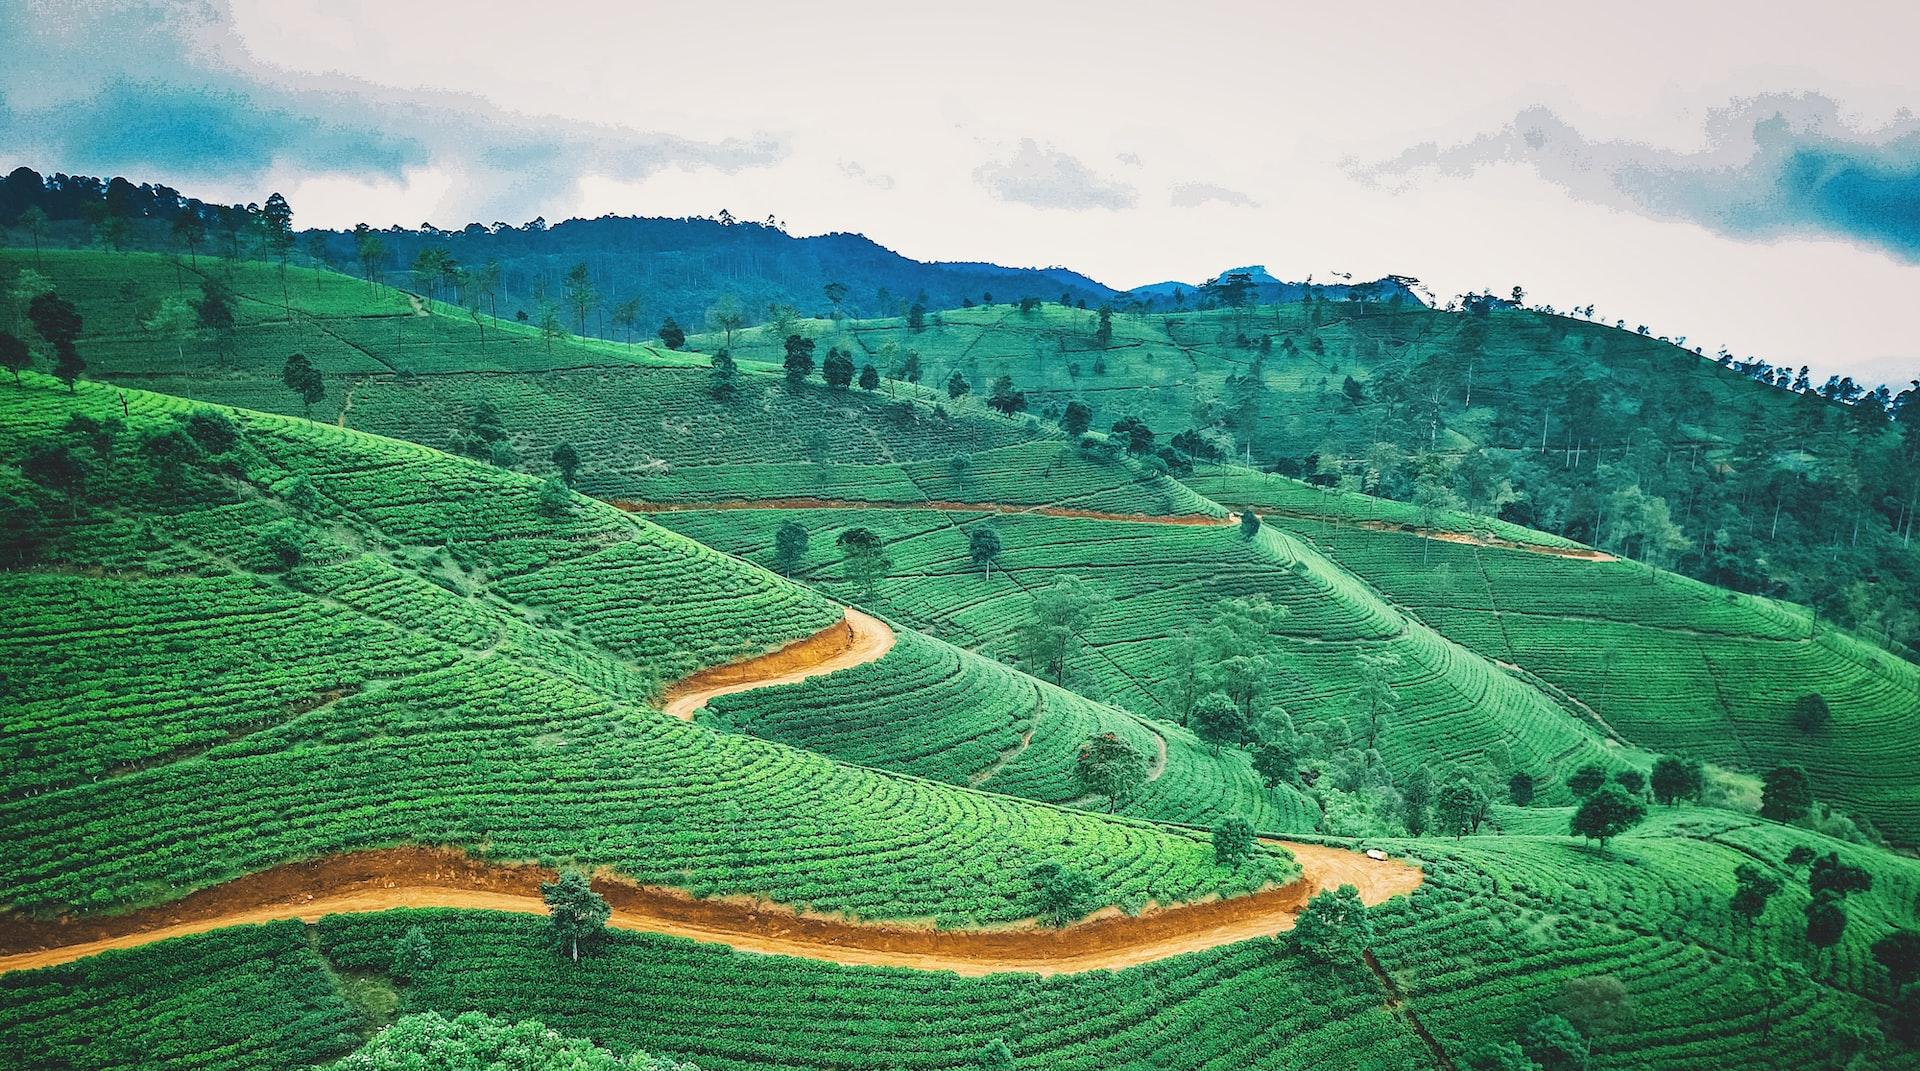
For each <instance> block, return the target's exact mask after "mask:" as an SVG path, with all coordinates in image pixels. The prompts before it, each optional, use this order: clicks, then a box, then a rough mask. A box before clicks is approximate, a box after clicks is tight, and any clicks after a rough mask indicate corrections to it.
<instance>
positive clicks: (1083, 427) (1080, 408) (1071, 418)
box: [1060, 401, 1093, 437]
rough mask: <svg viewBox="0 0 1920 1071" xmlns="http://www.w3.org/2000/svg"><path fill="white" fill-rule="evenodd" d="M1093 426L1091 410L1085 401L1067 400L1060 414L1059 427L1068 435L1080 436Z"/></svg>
mask: <svg viewBox="0 0 1920 1071" xmlns="http://www.w3.org/2000/svg"><path fill="white" fill-rule="evenodd" d="M1092 426H1093V410H1092V409H1089V408H1088V407H1087V403H1085V402H1077V401H1076V402H1068V403H1067V408H1066V410H1065V411H1064V412H1062V413H1061V414H1060V427H1061V428H1063V429H1064V430H1065V431H1066V433H1067V434H1068V435H1072V436H1076V437H1077V436H1081V435H1085V434H1086V433H1087V429H1088V428H1090V427H1092Z"/></svg>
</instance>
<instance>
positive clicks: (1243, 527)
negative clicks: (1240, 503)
mask: <svg viewBox="0 0 1920 1071" xmlns="http://www.w3.org/2000/svg"><path fill="white" fill-rule="evenodd" d="M1259 533H1260V515H1259V514H1258V513H1255V512H1254V511H1253V507H1251V506H1248V507H1247V508H1246V509H1243V510H1241V511H1240V538H1242V539H1252V538H1253V537H1254V536H1256V535H1258V534H1259Z"/></svg>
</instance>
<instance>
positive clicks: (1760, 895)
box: [1727, 863, 1780, 926]
mask: <svg viewBox="0 0 1920 1071" xmlns="http://www.w3.org/2000/svg"><path fill="white" fill-rule="evenodd" d="M1779 891H1780V879H1779V878H1776V877H1774V876H1773V875H1771V874H1768V873H1767V872H1766V871H1764V870H1761V869H1760V868H1759V867H1756V866H1754V865H1753V864H1751V863H1741V864H1740V865H1739V866H1737V867H1734V868H1733V896H1732V898H1731V899H1729V900H1728V901H1727V908H1728V909H1729V910H1730V911H1732V912H1733V913H1734V915H1735V916H1737V917H1738V918H1740V919H1741V920H1742V921H1744V922H1745V923H1747V925H1749V926H1751V925H1753V924H1754V923H1755V922H1757V921H1759V919H1760V916H1761V915H1764V914H1766V911H1767V901H1769V900H1771V899H1773V894H1774V893H1777V892H1779Z"/></svg>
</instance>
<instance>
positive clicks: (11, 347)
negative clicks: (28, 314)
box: [0, 331, 33, 386]
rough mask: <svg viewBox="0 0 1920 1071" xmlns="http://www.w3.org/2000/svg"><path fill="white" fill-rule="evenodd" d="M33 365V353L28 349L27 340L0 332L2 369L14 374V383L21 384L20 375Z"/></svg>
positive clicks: (0, 361)
mask: <svg viewBox="0 0 1920 1071" xmlns="http://www.w3.org/2000/svg"><path fill="white" fill-rule="evenodd" d="M32 363H33V353H32V351H30V350H28V349H27V344H26V342H25V340H23V339H21V338H20V337H19V336H17V335H12V334H9V333H7V332H5V331H0V368H4V369H6V370H7V371H9V372H12V373H13V382H14V384H15V385H16V386H18V385H19V383H20V373H21V372H22V371H24V370H25V369H26V367H27V366H28V365H29V364H32Z"/></svg>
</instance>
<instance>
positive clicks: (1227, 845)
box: [1213, 814, 1254, 870]
mask: <svg viewBox="0 0 1920 1071" xmlns="http://www.w3.org/2000/svg"><path fill="white" fill-rule="evenodd" d="M1253 848H1254V836H1253V823H1252V822H1249V821H1247V819H1246V817H1245V816H1244V815H1238V814H1230V815H1228V816H1226V817H1225V818H1223V819H1221V820H1220V824H1219V825H1217V826H1214V827H1213V861H1214V862H1216V863H1219V864H1220V865H1221V866H1224V867H1228V868H1230V869H1233V870H1238V869H1240V864H1242V863H1244V862H1246V861H1247V860H1248V859H1250V858H1252V857H1253Z"/></svg>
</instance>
